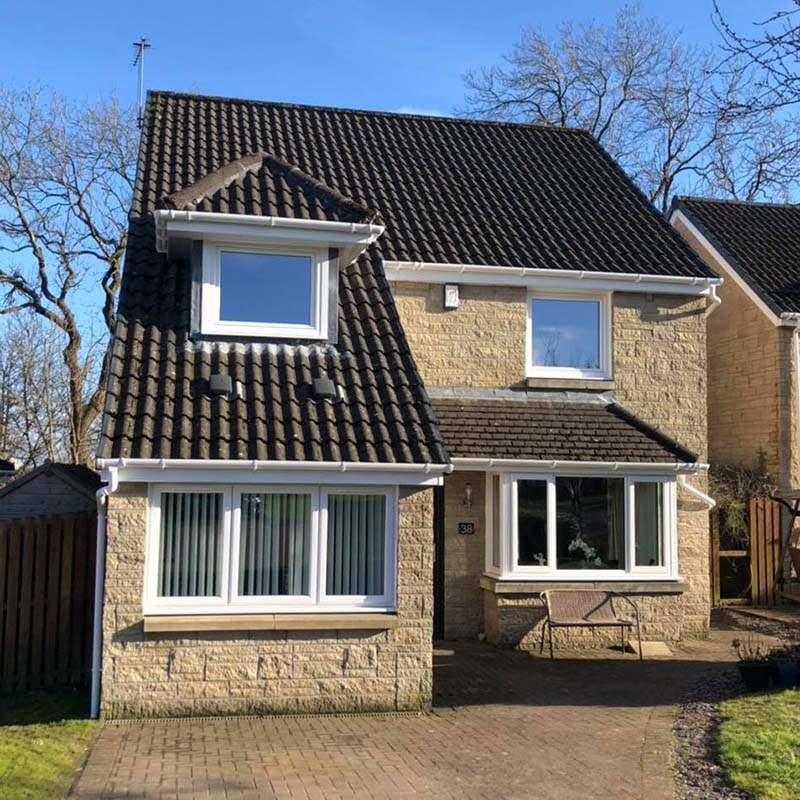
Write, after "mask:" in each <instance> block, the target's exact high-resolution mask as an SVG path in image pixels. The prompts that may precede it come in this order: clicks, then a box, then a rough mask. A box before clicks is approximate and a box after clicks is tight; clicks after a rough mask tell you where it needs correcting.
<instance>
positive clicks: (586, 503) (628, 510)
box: [486, 472, 678, 581]
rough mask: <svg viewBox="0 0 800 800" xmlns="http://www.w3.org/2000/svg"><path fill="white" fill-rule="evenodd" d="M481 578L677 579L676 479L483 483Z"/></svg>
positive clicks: (491, 477)
mask: <svg viewBox="0 0 800 800" xmlns="http://www.w3.org/2000/svg"><path fill="white" fill-rule="evenodd" d="M486 496H487V498H488V502H487V504H486V530H487V536H486V572H487V574H489V575H493V576H495V577H500V578H511V579H518V580H542V579H543V580H569V581H598V580H603V581H607V580H625V579H628V578H636V579H647V578H648V577H650V578H658V579H672V578H677V576H678V573H677V569H678V563H677V562H678V558H677V533H676V530H677V523H676V517H677V500H676V488H675V480H674V478H665V477H663V476H655V475H653V476H651V475H643V474H636V475H624V474H622V475H620V474H618V473H616V472H614V473H611V472H609V473H606V474H603V473H599V472H595V473H592V474H589V473H583V474H581V473H579V472H575V473H566V474H552V473H496V474H488V475H487V477H486Z"/></svg>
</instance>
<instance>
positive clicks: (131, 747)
mask: <svg viewBox="0 0 800 800" xmlns="http://www.w3.org/2000/svg"><path fill="white" fill-rule="evenodd" d="M729 641H730V636H729V635H726V633H724V632H719V631H717V632H715V633H714V635H713V637H712V639H711V640H709V641H707V642H699V643H692V644H691V645H689V646H688V647H687V648H686V649H685V650H683V651H682V652H680V653H678V654H676V656H675V657H674V658H672V659H669V660H651V661H645V662H644V663H643V664H639V663H638V662H637V661H635V660H634V658H633V657H632V656H627V657H624V656H621V655H615V654H613V653H610V652H609V653H605V654H604V655H605V657H604V658H597V657H594V658H586V657H580V656H579V655H578V654H572V656H571V657H570V656H569V655H568V654H563V653H562V654H561V657H560V658H558V659H557V660H555V661H552V662H551V661H549V660H547V659H541V658H536V657H531V656H529V655H526V654H523V653H519V652H509V651H498V650H494V649H493V648H491V647H489V646H488V645H480V644H464V643H458V644H455V645H446V646H442V647H441V648H439V649H438V650H437V654H436V659H435V661H436V666H435V679H434V680H435V693H436V700H435V708H434V711H433V713H432V714H429V715H386V716H381V715H375V716H366V715H364V716H351V717H295V718H288V717H286V718H267V719H236V720H205V721H203V720H195V721H178V722H169V721H165V722H146V723H138V722H137V723H131V724H109V725H106V726H105V727H104V728H103V730H102V731H101V733H100V736H99V739H98V741H97V743H96V745H95V747H94V749H93V751H92V753H91V756H90V757H89V760H88V763H87V765H86V768H85V770H84V772H83V775H82V777H81V779H80V780H79V782H78V784H77V785H76V787H75V789H74V792H73V795H72V796H73V797H74V798H101V797H102V798H156V797H157V798H178V797H180V798H230V799H232V798H304V799H305V798H325V799H326V800H329V799H330V798H337V799H338V798H367V799H370V798H381V799H383V798H387V799H388V798H409V797H416V798H431V800H436V799H438V798H458V800H471V799H472V798H492V800H497V799H498V798H544V799H546V800H549V799H550V798H554V799H555V798H558V799H559V800H560V799H561V798H564V799H567V798H569V799H571V798H575V800H578V798H580V799H581V800H589V798H615V800H625V799H626V798H640V799H642V800H645V799H646V800H661V798H672V796H673V790H672V774H671V767H670V757H671V750H672V733H671V727H672V720H673V714H674V704H675V703H676V702H677V701H678V700H679V699H680V697H681V695H682V693H683V691H684V689H685V687H686V685H687V684H688V683H689V682H690V681H692V680H694V679H696V678H697V677H698V676H700V675H701V674H702V673H703V672H704V671H708V670H712V669H720V668H721V667H722V666H724V664H723V662H725V661H726V660H727V659H728V658H729V657H730V653H729V651H730V647H729V645H728V642H729Z"/></svg>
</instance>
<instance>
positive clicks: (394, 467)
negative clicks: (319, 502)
mask: <svg viewBox="0 0 800 800" xmlns="http://www.w3.org/2000/svg"><path fill="white" fill-rule="evenodd" d="M97 468H98V469H99V470H100V471H101V472H102V473H103V474H105V473H106V472H108V471H109V470H111V469H114V470H116V471H117V476H118V480H120V481H127V482H146V483H221V482H224V483H246V484H259V483H263V484H269V483H280V484H310V483H324V484H326V485H328V484H336V485H346V484H358V485H359V486H364V485H367V486H441V485H442V483H443V476H444V475H445V474H446V473H449V472H452V470H453V467H452V465H451V464H390V463H380V464H371V463H358V462H350V461H233V460H210V459H209V460H206V459H180V458H162V459H156V458H118V459H98V461H97Z"/></svg>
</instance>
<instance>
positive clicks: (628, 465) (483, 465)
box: [453, 458, 708, 473]
mask: <svg viewBox="0 0 800 800" xmlns="http://www.w3.org/2000/svg"><path fill="white" fill-rule="evenodd" d="M453 467H454V468H455V469H456V470H486V469H536V470H548V471H550V470H557V469H576V470H580V469H585V470H606V471H611V472H617V471H620V470H622V471H624V470H632V471H637V472H641V471H646V472H679V473H680V472H687V473H693V472H701V471H703V470H707V469H708V464H698V463H690V462H679V463H672V462H670V463H666V464H659V463H653V462H647V461H557V460H556V461H546V460H533V459H514V458H454V459H453Z"/></svg>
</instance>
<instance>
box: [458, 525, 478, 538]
mask: <svg viewBox="0 0 800 800" xmlns="http://www.w3.org/2000/svg"><path fill="white" fill-rule="evenodd" d="M473 533H475V523H474V522H459V523H458V535H459V536H472V534H473Z"/></svg>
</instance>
